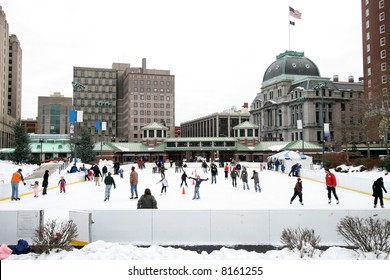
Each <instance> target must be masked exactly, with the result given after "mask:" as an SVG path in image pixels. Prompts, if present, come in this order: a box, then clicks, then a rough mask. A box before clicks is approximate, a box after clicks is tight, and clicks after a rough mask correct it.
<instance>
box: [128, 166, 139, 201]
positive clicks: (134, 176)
mask: <svg viewBox="0 0 390 280" xmlns="http://www.w3.org/2000/svg"><path fill="white" fill-rule="evenodd" d="M137 185H138V173H137V171H135V167H134V166H132V167H131V172H130V192H131V197H130V199H138V190H137Z"/></svg>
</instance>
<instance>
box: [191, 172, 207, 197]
mask: <svg viewBox="0 0 390 280" xmlns="http://www.w3.org/2000/svg"><path fill="white" fill-rule="evenodd" d="M188 179H193V180H195V190H194V197H193V198H192V199H193V200H194V199H200V194H199V188H200V184H201V183H202V182H203V181H208V180H209V178H206V179H201V178H200V176H199V175H196V178H194V177H188Z"/></svg>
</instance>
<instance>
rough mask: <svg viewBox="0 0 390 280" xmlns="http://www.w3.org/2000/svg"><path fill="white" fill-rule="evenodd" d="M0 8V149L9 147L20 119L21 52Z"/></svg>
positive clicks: (17, 41)
mask: <svg viewBox="0 0 390 280" xmlns="http://www.w3.org/2000/svg"><path fill="white" fill-rule="evenodd" d="M8 30H9V28H8V23H7V20H6V15H5V13H4V11H3V10H2V8H1V6H0V61H1V62H2V63H1V64H0V67H1V69H0V147H10V146H11V145H12V141H13V129H12V126H13V125H14V124H15V123H16V121H20V118H21V95H22V50H21V47H20V43H19V40H18V38H17V37H16V35H9V31H8Z"/></svg>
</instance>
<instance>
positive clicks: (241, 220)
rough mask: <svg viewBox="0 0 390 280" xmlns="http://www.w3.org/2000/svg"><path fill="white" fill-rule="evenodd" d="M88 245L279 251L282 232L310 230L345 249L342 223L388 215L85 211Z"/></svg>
mask: <svg viewBox="0 0 390 280" xmlns="http://www.w3.org/2000/svg"><path fill="white" fill-rule="evenodd" d="M86 212H90V213H91V217H92V219H91V223H90V224H88V223H85V222H84V223H83V224H80V223H77V226H78V229H80V232H85V230H88V229H90V230H91V232H90V234H89V235H88V234H86V235H85V236H90V240H80V242H85V243H88V242H94V241H97V240H104V241H107V242H120V243H131V244H135V245H274V246H280V245H282V244H281V242H280V237H281V234H282V231H283V230H284V229H287V228H292V229H296V228H298V227H300V228H302V229H304V228H307V229H313V230H314V231H315V234H316V235H318V236H320V238H321V242H320V245H324V246H327V245H329V246H331V245H340V246H343V245H346V244H345V243H344V240H343V239H342V237H341V236H339V235H338V233H337V225H338V223H339V222H340V221H341V219H343V218H344V217H347V216H351V217H361V218H368V217H374V218H381V219H387V220H389V219H390V210H387V209H373V210H334V211H332V210H315V211H313V210H160V209H158V210H152V209H143V210H109V211H107V210H90V211H88V210H86V211H85V212H84V213H86Z"/></svg>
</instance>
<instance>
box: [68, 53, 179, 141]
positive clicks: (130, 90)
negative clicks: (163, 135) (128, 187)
mask: <svg viewBox="0 0 390 280" xmlns="http://www.w3.org/2000/svg"><path fill="white" fill-rule="evenodd" d="M73 81H74V82H78V83H81V84H82V85H83V86H84V87H74V89H73V104H74V109H75V110H81V111H83V112H84V117H83V122H82V123H81V124H80V125H81V126H82V127H85V128H87V129H88V130H89V131H90V133H91V135H92V136H93V137H94V140H95V141H101V140H103V141H116V142H138V143H141V142H142V137H143V132H142V128H143V127H144V126H146V125H148V124H150V123H153V122H156V123H160V124H163V125H164V126H166V127H167V128H168V133H167V134H168V135H167V136H168V137H174V135H175V76H173V75H171V74H170V71H169V70H157V69H148V68H147V67H146V58H144V59H143V60H142V67H131V66H130V64H127V63H113V65H112V68H111V69H109V68H87V67H74V71H73ZM96 121H102V122H106V123H107V130H105V131H104V130H96V129H95V123H96ZM100 136H101V137H100Z"/></svg>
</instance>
